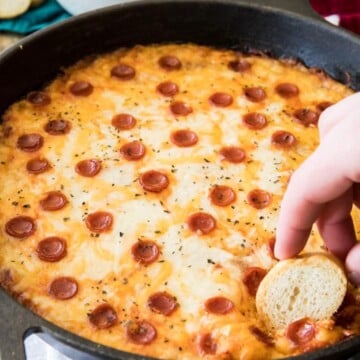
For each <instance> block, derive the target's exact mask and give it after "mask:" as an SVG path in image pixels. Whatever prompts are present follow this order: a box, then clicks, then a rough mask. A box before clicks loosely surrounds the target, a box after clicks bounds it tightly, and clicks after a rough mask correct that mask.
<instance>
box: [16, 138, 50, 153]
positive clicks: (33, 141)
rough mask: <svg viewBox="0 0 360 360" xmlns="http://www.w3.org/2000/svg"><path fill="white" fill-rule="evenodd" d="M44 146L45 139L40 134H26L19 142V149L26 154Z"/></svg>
mask: <svg viewBox="0 0 360 360" xmlns="http://www.w3.org/2000/svg"><path fill="white" fill-rule="evenodd" d="M43 145H44V138H43V137H42V136H41V135H39V134H24V135H21V136H20V137H19V138H18V140H17V147H18V148H19V149H21V150H22V151H25V152H34V151H37V150H39V149H40V148H41V147H42V146H43Z"/></svg>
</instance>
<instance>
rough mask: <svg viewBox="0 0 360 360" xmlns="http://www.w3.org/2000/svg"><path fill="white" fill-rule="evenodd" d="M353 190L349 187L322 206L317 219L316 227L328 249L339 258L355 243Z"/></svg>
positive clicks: (343, 256) (342, 258) (342, 257)
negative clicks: (352, 214) (352, 210)
mask: <svg viewBox="0 0 360 360" xmlns="http://www.w3.org/2000/svg"><path fill="white" fill-rule="evenodd" d="M352 205H353V190H352V188H350V189H349V190H348V191H346V192H345V193H344V194H343V195H341V196H340V197H338V198H337V199H335V200H333V201H331V202H329V203H328V204H326V206H325V207H324V209H323V211H322V212H321V215H320V217H319V219H318V221H317V225H318V229H319V231H320V234H321V236H322V238H323V239H324V241H325V244H326V246H327V248H328V249H329V251H330V252H331V253H333V254H334V255H335V256H337V257H338V258H339V259H341V260H345V257H346V255H347V253H348V252H349V250H350V249H351V248H352V247H353V246H354V245H355V243H356V237H355V229H354V224H353V221H352V218H351V209H352Z"/></svg>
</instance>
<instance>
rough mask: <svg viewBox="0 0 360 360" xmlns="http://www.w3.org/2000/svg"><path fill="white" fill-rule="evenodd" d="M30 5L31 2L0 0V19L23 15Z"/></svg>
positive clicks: (25, 0) (29, 0)
mask: <svg viewBox="0 0 360 360" xmlns="http://www.w3.org/2000/svg"><path fill="white" fill-rule="evenodd" d="M30 4H31V0H12V1H9V0H0V18H1V19H7V18H13V17H16V16H19V15H21V14H23V13H24V12H25V11H26V10H27V9H28V8H29V7H30Z"/></svg>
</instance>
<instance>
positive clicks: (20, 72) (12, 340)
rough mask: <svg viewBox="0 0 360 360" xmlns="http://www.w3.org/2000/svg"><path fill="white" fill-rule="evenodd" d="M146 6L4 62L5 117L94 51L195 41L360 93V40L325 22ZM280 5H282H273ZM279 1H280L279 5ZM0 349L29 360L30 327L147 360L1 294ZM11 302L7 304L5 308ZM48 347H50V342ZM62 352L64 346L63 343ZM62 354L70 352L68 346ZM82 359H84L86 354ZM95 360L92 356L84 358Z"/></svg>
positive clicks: (1, 94)
mask: <svg viewBox="0 0 360 360" xmlns="http://www.w3.org/2000/svg"><path fill="white" fill-rule="evenodd" d="M258 2H259V3H257V2H254V1H252V2H251V1H240V0H239V1H219V0H217V1H146V2H138V3H129V4H125V5H120V6H116V7H112V8H108V9H104V10H99V11H95V12H92V13H89V14H85V15H83V16H80V17H78V18H72V19H70V20H68V21H66V22H65V23H64V25H56V26H54V27H51V28H49V29H46V30H44V31H40V32H38V33H36V34H34V35H32V36H30V37H28V38H27V39H25V40H24V41H22V43H20V44H18V46H15V47H13V48H12V49H10V50H8V51H7V52H6V53H5V54H3V55H2V57H1V58H0V72H1V77H0V111H1V112H2V111H4V110H5V109H6V107H7V106H8V105H9V104H10V103H11V102H13V101H15V100H16V99H18V98H19V97H21V96H23V95H24V94H25V93H26V92H28V91H30V90H33V89H35V88H37V87H40V86H41V85H42V84H44V83H45V82H47V81H49V80H50V79H52V78H53V77H54V76H56V74H58V72H59V69H60V68H61V67H63V66H68V65H70V64H72V63H74V62H75V61H76V60H78V59H80V58H82V57H84V56H86V55H89V54H93V53H101V52H104V51H110V50H112V49H115V48H117V47H120V46H131V45H135V44H149V43H159V42H194V43H199V44H203V45H210V46H217V47H225V48H233V49H239V50H250V49H257V50H260V51H264V52H269V53H270V54H271V55H273V56H275V57H287V58H289V57H290V58H297V59H300V60H301V61H303V62H304V63H305V64H306V65H308V66H311V67H312V66H315V67H319V68H322V69H324V70H325V71H326V72H327V73H329V74H330V75H331V76H333V77H335V78H336V79H338V80H340V81H342V82H344V81H350V85H351V86H352V87H353V88H354V89H357V90H360V68H359V59H360V39H359V38H357V37H355V36H351V35H350V34H348V33H346V32H345V31H341V30H338V29H335V28H333V27H331V26H329V25H326V24H324V23H322V22H321V21H318V20H315V19H311V18H306V17H303V16H300V15H297V14H294V13H291V12H288V11H284V10H279V9H274V8H272V7H268V6H264V3H266V1H261V0H258ZM272 3H276V1H272ZM280 3H281V0H279V4H280ZM0 304H1V306H0V317H1V318H2V320H3V323H4V324H8V325H9V326H1V330H0V339H1V340H0V349H1V350H2V354H1V355H2V356H3V358H4V359H5V360H6V359H11V358H13V359H21V358H23V349H22V337H23V332H24V331H25V330H27V329H28V328H32V329H31V330H30V332H31V331H41V332H43V333H44V335H43V336H45V337H47V338H48V335H49V334H52V335H53V337H55V338H58V339H60V340H61V341H62V342H63V343H66V344H68V345H72V346H74V347H75V348H78V349H80V350H84V351H86V352H87V353H88V354H90V353H92V354H97V355H100V357H101V358H104V359H105V358H109V359H143V357H138V356H133V355H129V354H124V353H122V352H119V351H115V350H111V349H108V348H105V347H103V346H98V345H96V344H93V343H91V342H89V341H87V340H84V339H81V338H79V337H77V336H75V335H72V334H70V333H68V332H66V331H64V330H61V329H58V328H57V327H55V326H53V325H51V324H49V323H48V322H46V321H45V320H42V319H39V318H38V317H36V316H34V315H33V314H31V313H30V312H29V311H27V310H25V309H23V308H22V307H19V306H18V305H17V304H15V303H14V301H12V300H10V299H9V298H8V296H7V295H5V294H4V293H3V291H2V290H0ZM4 304H5V305H4ZM48 341H50V342H51V341H52V340H51V338H50V339H49V338H48ZM57 346H59V345H58V344H57ZM358 348H360V340H359V339H358V338H354V339H351V340H350V341H347V342H345V343H342V344H338V345H336V346H334V347H331V348H329V349H325V350H321V351H319V352H315V353H313V354H307V355H303V356H300V357H297V358H296V359H298V360H300V359H321V358H325V357H326V358H327V359H339V358H346V356H348V355H350V354H352V353H353V352H355V351H356V349H358ZM62 350H64V351H65V352H68V351H70V352H71V350H68V349H67V348H66V347H63V348H62ZM76 358H79V359H80V355H77V356H76ZM84 358H86V359H89V355H85V357H84Z"/></svg>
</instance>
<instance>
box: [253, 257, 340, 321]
mask: <svg viewBox="0 0 360 360" xmlns="http://www.w3.org/2000/svg"><path fill="white" fill-rule="evenodd" d="M346 287H347V280H346V276H345V272H344V270H343V268H342V267H341V265H340V264H339V263H338V261H337V260H336V259H335V258H333V257H331V256H329V255H327V254H321V253H316V254H312V255H305V256H302V257H299V258H295V259H288V260H284V261H280V262H279V263H277V264H276V265H275V266H274V267H273V268H272V269H271V270H270V271H269V272H268V274H267V275H266V276H265V277H264V279H263V280H262V282H261V283H260V286H259V288H258V291H257V294H256V308H257V311H258V314H259V316H260V317H261V318H263V320H264V321H265V323H266V324H267V325H268V326H269V327H272V328H281V327H285V326H287V325H289V324H290V323H291V322H293V321H295V320H298V319H301V318H304V317H308V318H311V319H313V320H324V319H328V318H330V317H331V316H332V315H333V314H334V313H335V311H336V310H337V309H338V308H339V306H340V305H341V303H342V301H343V299H344V296H345V293H346Z"/></svg>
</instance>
